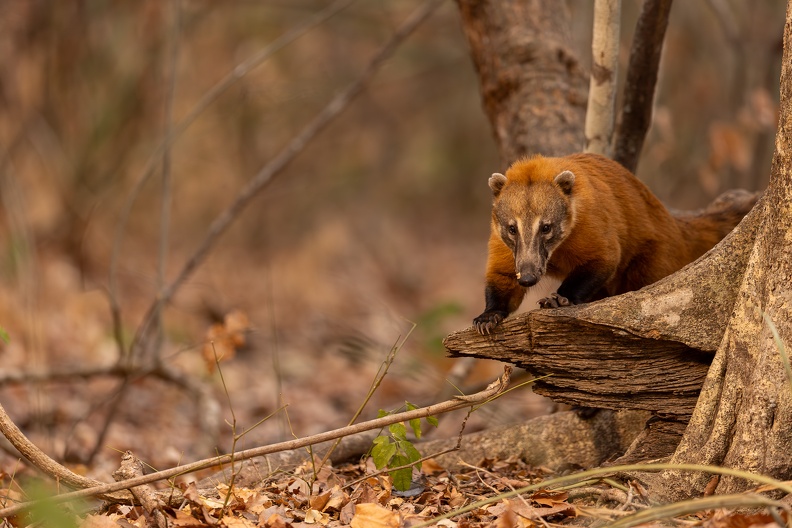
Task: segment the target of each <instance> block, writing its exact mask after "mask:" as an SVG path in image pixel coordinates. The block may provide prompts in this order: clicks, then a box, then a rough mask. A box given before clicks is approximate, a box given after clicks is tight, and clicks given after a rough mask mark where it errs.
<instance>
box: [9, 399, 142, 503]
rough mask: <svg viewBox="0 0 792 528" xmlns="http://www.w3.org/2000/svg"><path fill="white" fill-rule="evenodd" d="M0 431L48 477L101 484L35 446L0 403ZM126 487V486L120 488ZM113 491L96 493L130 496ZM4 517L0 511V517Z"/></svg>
mask: <svg viewBox="0 0 792 528" xmlns="http://www.w3.org/2000/svg"><path fill="white" fill-rule="evenodd" d="M0 432H2V433H3V436H5V437H6V438H7V439H8V441H9V442H11V444H12V445H13V446H14V448H16V450H17V451H19V453H20V454H21V455H22V456H23V457H25V459H26V460H27V461H28V462H30V463H31V464H32V465H33V466H35V467H36V468H37V469H39V470H40V471H41V472H43V473H44V474H45V475H47V476H48V477H50V478H52V479H54V480H57V481H58V482H59V483H61V484H64V485H66V486H68V487H71V488H93V487H96V486H102V485H103V483H101V482H99V481H97V480H93V479H90V478H87V477H83V476H82V475H78V474H76V473H74V472H72V471H70V470H69V469H67V468H65V467H64V466H62V465H61V464H58V463H57V462H56V461H55V460H53V459H52V458H50V457H49V456H48V455H47V454H46V453H45V452H44V451H42V450H41V449H39V448H38V447H36V445H35V444H33V442H31V441H30V440H28V438H27V437H26V436H25V435H24V434H23V433H22V431H20V430H19V428H18V427H17V426H16V424H15V423H14V422H13V421H12V420H11V418H10V417H9V416H8V414H7V413H6V411H5V409H4V408H3V406H2V405H0ZM120 489H126V488H120ZM111 493H113V492H102V493H99V494H97V496H98V497H100V498H103V499H106V500H116V501H117V500H122V501H127V500H129V499H130V498H131V496H130V494H129V493H118V494H115V495H111ZM2 517H5V515H3V514H2V513H1V512H0V518H2Z"/></svg>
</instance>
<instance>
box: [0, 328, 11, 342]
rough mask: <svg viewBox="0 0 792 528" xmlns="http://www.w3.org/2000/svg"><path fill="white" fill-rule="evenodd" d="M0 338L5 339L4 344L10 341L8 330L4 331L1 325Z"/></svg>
mask: <svg viewBox="0 0 792 528" xmlns="http://www.w3.org/2000/svg"><path fill="white" fill-rule="evenodd" d="M0 339H2V340H3V341H5V343H6V344H8V343H10V342H11V338H10V337H8V332H6V331H5V328H3V327H2V326H0Z"/></svg>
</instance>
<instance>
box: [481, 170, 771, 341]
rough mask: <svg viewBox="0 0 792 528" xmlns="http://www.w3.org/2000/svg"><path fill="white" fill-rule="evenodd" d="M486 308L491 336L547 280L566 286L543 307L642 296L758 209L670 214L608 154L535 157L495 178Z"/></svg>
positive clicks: (732, 201) (748, 200)
mask: <svg viewBox="0 0 792 528" xmlns="http://www.w3.org/2000/svg"><path fill="white" fill-rule="evenodd" d="M489 184H490V188H491V189H492V192H493V197H494V198H493V208H492V224H491V227H492V230H491V234H490V240H489V258H488V261H487V281H486V293H485V297H486V308H485V310H484V313H482V314H481V315H479V316H478V317H476V318H475V319H474V324H475V325H476V328H477V329H478V331H479V332H481V333H490V332H491V331H492V329H493V328H494V327H495V326H497V325H498V324H499V323H500V321H501V320H503V319H504V318H505V317H506V316H507V315H509V314H510V313H512V312H514V311H515V310H517V308H519V306H520V303H521V302H522V299H523V297H524V295H525V291H526V288H528V287H531V286H533V285H535V284H536V283H537V282H538V281H539V280H540V279H541V278H542V277H543V276H548V277H552V278H556V279H559V280H561V281H562V282H561V285H560V286H559V288H558V292H557V293H553V294H552V295H550V296H549V297H546V298H544V299H542V300H541V301H539V305H540V306H541V307H558V306H565V305H568V304H579V303H584V302H589V301H594V300H597V299H601V298H604V297H608V296H611V295H618V294H621V293H625V292H628V291H632V290H637V289H640V288H642V287H643V286H646V285H648V284H651V283H653V282H655V281H657V280H659V279H661V278H663V277H665V276H667V275H670V274H671V273H674V272H675V271H677V270H679V269H680V268H682V267H683V266H685V265H686V264H688V263H690V262H692V261H694V260H695V259H697V258H698V257H699V256H701V255H702V254H704V253H705V252H707V251H708V250H709V249H710V248H712V247H713V246H714V245H715V244H717V243H718V241H720V240H721V239H722V238H723V237H724V236H726V234H728V233H729V231H731V230H732V229H733V228H734V226H736V225H737V224H738V223H739V221H740V220H741V219H742V217H743V216H744V215H745V214H746V213H747V212H748V211H749V210H750V209H751V207H753V205H754V203H755V202H756V199H757V195H755V194H752V193H747V192H745V191H732V192H731V194H728V195H724V196H722V197H721V198H719V199H718V200H716V201H715V202H713V204H712V205H710V206H709V207H708V208H707V209H704V210H702V211H698V212H695V213H673V214H672V213H671V212H669V210H668V209H666V208H665V207H664V206H663V204H662V203H660V201H659V200H658V199H657V198H656V197H655V196H654V195H653V194H652V192H651V191H650V190H649V189H648V188H647V187H646V186H645V185H644V184H643V183H641V182H640V181H639V180H638V178H636V177H635V176H634V175H633V174H632V173H630V172H629V171H628V170H627V169H625V168H624V167H622V166H621V165H620V164H618V163H616V162H615V161H612V160H610V159H608V158H605V157H603V156H598V155H594V154H575V155H571V156H567V157H563V158H545V157H541V156H536V157H533V158H527V159H523V160H520V161H517V162H516V163H514V164H513V165H512V166H511V167H510V168H509V170H508V171H507V172H506V175H505V176H504V175H501V174H493V175H492V177H491V178H490V181H489Z"/></svg>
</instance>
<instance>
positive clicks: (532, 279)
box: [517, 271, 541, 288]
mask: <svg viewBox="0 0 792 528" xmlns="http://www.w3.org/2000/svg"><path fill="white" fill-rule="evenodd" d="M540 278H541V275H538V274H535V273H531V272H523V271H518V272H517V282H518V283H519V284H520V286H522V287H523V288H530V287H531V286H534V285H535V284H536V283H537V282H539V279H540Z"/></svg>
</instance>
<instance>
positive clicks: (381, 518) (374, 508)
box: [350, 503, 401, 528]
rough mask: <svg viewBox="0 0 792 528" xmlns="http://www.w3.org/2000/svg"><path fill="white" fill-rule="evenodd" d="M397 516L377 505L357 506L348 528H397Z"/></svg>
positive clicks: (398, 522) (398, 523)
mask: <svg viewBox="0 0 792 528" xmlns="http://www.w3.org/2000/svg"><path fill="white" fill-rule="evenodd" d="M400 524H401V523H400V521H399V515H398V514H397V513H395V512H392V511H390V510H388V509H387V508H383V507H382V506H380V505H378V504H371V503H365V504H358V505H357V506H356V507H355V516H354V517H353V518H352V522H351V523H350V526H352V528H379V527H382V528H398V527H399V525H400Z"/></svg>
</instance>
